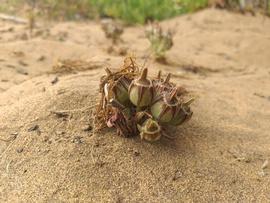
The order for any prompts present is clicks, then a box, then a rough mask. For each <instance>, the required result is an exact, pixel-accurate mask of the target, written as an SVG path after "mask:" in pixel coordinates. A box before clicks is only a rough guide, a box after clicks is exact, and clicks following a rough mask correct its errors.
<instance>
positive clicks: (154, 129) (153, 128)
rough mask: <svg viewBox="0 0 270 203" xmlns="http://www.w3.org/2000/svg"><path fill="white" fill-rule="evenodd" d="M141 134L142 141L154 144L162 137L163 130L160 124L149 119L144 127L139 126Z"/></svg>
mask: <svg viewBox="0 0 270 203" xmlns="http://www.w3.org/2000/svg"><path fill="white" fill-rule="evenodd" d="M137 127H138V130H139V132H140V136H141V139H145V140H147V141H149V142H154V141H157V140H159V139H160V137H161V132H160V131H161V128H160V126H159V124H158V123H157V122H156V121H154V120H153V119H151V118H149V119H147V120H146V121H145V122H144V123H143V124H142V125H137Z"/></svg>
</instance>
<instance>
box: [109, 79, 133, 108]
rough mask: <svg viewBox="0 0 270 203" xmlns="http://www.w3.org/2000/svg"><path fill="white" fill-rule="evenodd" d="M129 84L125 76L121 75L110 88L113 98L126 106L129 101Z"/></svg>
mask: <svg viewBox="0 0 270 203" xmlns="http://www.w3.org/2000/svg"><path fill="white" fill-rule="evenodd" d="M129 85H130V80H129V79H128V78H126V77H125V76H122V77H120V78H119V79H118V80H117V82H116V84H115V85H114V86H113V88H112V91H113V93H114V98H115V99H116V100H117V101H118V102H120V103H121V104H123V105H125V106H127V105H128V103H129V95H128V87H129Z"/></svg>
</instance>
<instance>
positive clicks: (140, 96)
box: [128, 68, 154, 107]
mask: <svg viewBox="0 0 270 203" xmlns="http://www.w3.org/2000/svg"><path fill="white" fill-rule="evenodd" d="M128 92H129V99H130V101H131V102H132V103H133V104H134V105H135V106H137V107H145V106H148V105H150V104H151V102H152V99H153V95H154V93H153V85H152V82H151V80H148V79H147V68H145V69H143V71H142V73H141V76H140V77H139V78H138V79H134V80H133V81H132V83H131V84H130V86H129V90H128Z"/></svg>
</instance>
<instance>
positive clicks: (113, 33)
mask: <svg viewBox="0 0 270 203" xmlns="http://www.w3.org/2000/svg"><path fill="white" fill-rule="evenodd" d="M101 28H102V30H103V31H104V33H105V36H106V37H107V38H108V39H111V40H112V42H113V44H115V43H117V42H118V41H119V40H120V36H121V35H122V34H123V31H124V29H123V26H122V25H121V24H120V23H119V22H116V21H114V20H112V19H103V20H102V21H101Z"/></svg>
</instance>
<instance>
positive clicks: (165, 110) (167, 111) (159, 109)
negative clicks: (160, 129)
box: [151, 89, 178, 123]
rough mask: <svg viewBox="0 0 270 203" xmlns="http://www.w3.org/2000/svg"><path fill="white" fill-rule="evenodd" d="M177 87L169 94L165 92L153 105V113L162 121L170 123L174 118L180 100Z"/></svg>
mask: <svg viewBox="0 0 270 203" xmlns="http://www.w3.org/2000/svg"><path fill="white" fill-rule="evenodd" d="M176 94H177V89H173V91H172V92H171V93H169V94H166V93H165V94H163V95H162V96H160V97H159V98H157V99H156V101H155V102H154V103H153V104H152V106H151V114H152V115H153V117H154V118H155V119H157V120H158V121H159V122H161V123H168V122H170V121H171V120H172V119H173V116H174V114H175V112H176V110H177V106H178V100H177V98H176Z"/></svg>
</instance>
